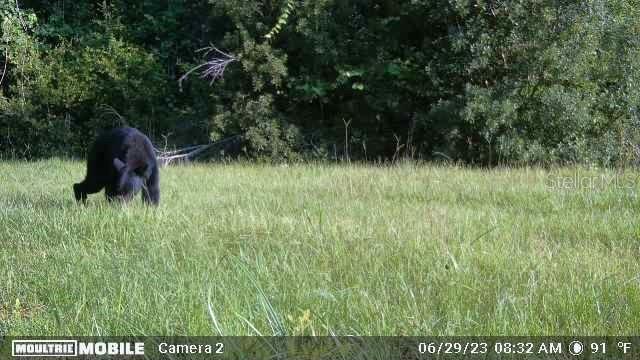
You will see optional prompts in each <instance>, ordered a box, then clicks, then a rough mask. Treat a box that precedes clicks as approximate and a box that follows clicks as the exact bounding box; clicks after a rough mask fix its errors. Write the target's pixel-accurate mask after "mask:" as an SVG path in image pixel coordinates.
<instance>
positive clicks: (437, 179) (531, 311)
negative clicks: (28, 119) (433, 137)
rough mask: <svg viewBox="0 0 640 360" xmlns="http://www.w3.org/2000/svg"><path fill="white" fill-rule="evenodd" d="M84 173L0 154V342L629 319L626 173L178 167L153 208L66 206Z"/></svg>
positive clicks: (599, 326)
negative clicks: (0, 338)
mask: <svg viewBox="0 0 640 360" xmlns="http://www.w3.org/2000/svg"><path fill="white" fill-rule="evenodd" d="M83 175H84V165H83V164H81V163H79V162H68V161H60V160H49V161H41V162H35V163H21V162H2V163H0V279H1V281H0V334H5V335H127V334H137V335H161V334H176V335H180V334H184V335H303V334H304V335H311V334H315V335H327V334H337V335H347V334H349V335H411V334H415V335H418V334H423V335H424V334H429V335H471V334H472V335H540V334H547V335H555V334H566V335H568V334H575V335H595V334H615V335H622V334H636V333H637V329H639V328H640V265H639V264H638V257H639V255H640V241H639V239H638V236H639V235H640V231H639V230H640V228H639V224H640V220H639V219H638V213H639V211H638V210H639V209H640V203H639V200H638V196H637V194H638V189H639V188H638V186H636V182H635V180H636V177H637V175H638V174H637V173H633V172H628V173H624V174H616V173H614V172H612V171H609V170H606V171H605V170H588V169H576V168H568V169H558V170H540V169H530V168H529V169H528V168H525V169H496V170H478V169H466V168H460V167H441V166H416V165H414V164H404V165H400V166H394V167H375V166H358V165H353V166H348V167H347V166H333V165H331V166H329V165H300V166H288V167H281V166H260V165H246V164H245V165H243V164H237V165H193V166H181V167H170V168H166V169H163V171H162V178H161V184H162V185H161V189H162V200H161V206H160V207H159V208H158V209H148V208H145V207H144V206H143V205H142V204H141V202H140V201H139V200H137V201H136V202H135V203H134V204H131V205H130V206H127V207H122V206H119V205H109V204H107V203H106V201H105V200H104V196H103V195H102V194H99V195H98V194H96V195H93V196H92V197H90V201H89V203H88V205H87V206H85V207H83V206H78V205H76V204H75V203H74V201H73V200H72V191H71V184H72V183H73V182H77V181H79V180H81V178H82V177H83ZM603 176H604V178H603ZM607 177H609V178H608V179H611V178H614V179H616V182H615V183H614V182H612V181H609V182H608V181H605V180H597V179H606V178H607ZM572 184H573V185H572Z"/></svg>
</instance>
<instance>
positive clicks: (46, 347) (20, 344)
mask: <svg viewBox="0 0 640 360" xmlns="http://www.w3.org/2000/svg"><path fill="white" fill-rule="evenodd" d="M11 355H12V356H14V357H17V356H38V357H42V356H78V342H77V341H76V340H13V341H12V342H11Z"/></svg>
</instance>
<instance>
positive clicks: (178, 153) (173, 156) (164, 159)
mask: <svg viewBox="0 0 640 360" xmlns="http://www.w3.org/2000/svg"><path fill="white" fill-rule="evenodd" d="M239 138H240V135H235V136H232V137H229V138H226V139H223V140H220V141H217V142H214V143H211V144H205V145H195V146H189V147H186V148H184V149H179V150H175V151H170V152H164V153H159V154H158V160H159V161H160V162H161V163H162V165H163V166H167V165H169V164H170V163H171V162H172V161H174V160H181V159H185V160H191V159H193V158H195V157H196V156H198V155H200V154H202V153H203V152H205V151H207V150H209V149H210V148H212V147H214V146H218V145H222V144H224V143H226V142H229V141H233V140H237V139H239ZM156 151H157V150H156ZM184 152H186V153H184Z"/></svg>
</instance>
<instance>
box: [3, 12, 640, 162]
mask: <svg viewBox="0 0 640 360" xmlns="http://www.w3.org/2000/svg"><path fill="white" fill-rule="evenodd" d="M638 5H639V4H638V3H637V1H636V0H631V1H630V0H580V1H568V0H511V1H508V0H411V1H390V0H380V1H374V0H297V1H296V0H269V1H257V0H241V1H239V0H215V1H214V0H192V1H184V0H167V1H150V0H144V1H135V2H131V1H123V0H110V1H102V2H95V1H83V0H78V1H65V0H55V1H27V0H24V1H18V2H17V1H16V0H0V13H1V14H2V34H1V37H0V59H3V61H2V62H0V71H2V69H3V68H4V65H5V63H6V70H5V71H3V72H2V74H4V76H3V78H2V80H1V81H2V83H1V84H0V154H2V155H3V156H15V157H29V158H31V157H47V156H52V155H78V154H82V153H83V152H84V151H85V149H86V145H87V142H88V139H90V138H92V137H93V136H94V135H95V134H96V133H97V132H99V131H101V129H104V128H107V127H112V126H114V125H118V124H120V123H124V122H126V123H128V124H130V125H133V126H136V127H139V128H141V129H142V130H143V131H145V132H147V133H149V134H150V136H151V137H152V138H153V139H154V140H155V142H156V144H157V146H158V147H163V146H165V145H166V144H168V146H175V145H181V144H187V143H188V144H193V143H203V142H208V141H212V140H217V139H221V138H225V137H227V136H229V135H234V134H241V135H242V138H243V144H242V149H243V150H242V152H243V153H244V154H245V155H246V156H258V157H266V158H272V159H301V158H311V157H320V158H339V159H340V158H341V159H344V158H352V159H368V160H375V159H393V158H397V157H399V156H411V157H420V158H426V159H431V158H450V159H460V160H464V161H467V162H473V163H482V164H496V163H501V162H509V163H521V162H527V163H532V162H533V163H549V162H589V163H599V164H605V165H616V164H627V163H630V162H632V161H634V160H635V158H636V157H637V155H638V147H637V145H636V144H638V140H640V132H639V130H638V126H639V125H640V118H639V115H638V104H639V101H640V92H639V90H638V84H640V56H639V55H640V51H639V50H640V43H639V42H640V36H639V35H640V10H639V9H640V8H639V7H638ZM210 44H214V45H215V46H216V47H218V48H219V49H222V50H223V51H225V52H228V53H230V54H232V55H233V56H235V57H236V59H237V61H236V62H233V63H231V64H230V65H229V66H228V67H227V70H226V72H225V74H224V77H223V78H222V79H219V80H217V81H216V82H214V83H213V85H211V86H210V84H209V81H208V79H200V78H198V77H197V76H190V77H189V78H187V79H186V80H185V81H183V82H182V86H178V79H179V78H180V77H181V76H182V75H184V74H185V73H187V72H188V71H189V70H190V69H192V68H193V67H194V66H196V65H198V64H201V63H202V62H204V61H206V60H207V58H206V57H205V56H204V52H198V49H201V48H203V47H206V46H208V45H210ZM113 110H116V111H117V112H118V113H120V114H121V115H122V117H118V116H115V115H114V111H113Z"/></svg>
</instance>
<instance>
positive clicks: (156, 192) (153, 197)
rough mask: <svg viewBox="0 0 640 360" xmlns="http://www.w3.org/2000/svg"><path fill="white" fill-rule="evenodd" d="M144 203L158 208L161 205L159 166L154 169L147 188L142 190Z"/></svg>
mask: <svg viewBox="0 0 640 360" xmlns="http://www.w3.org/2000/svg"><path fill="white" fill-rule="evenodd" d="M142 201H143V202H144V203H145V204H152V205H156V206H157V205H158V204H159V203H160V174H159V171H158V167H157V166H156V167H154V168H153V170H152V171H151V176H149V180H147V184H146V186H144V187H143V188H142Z"/></svg>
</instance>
